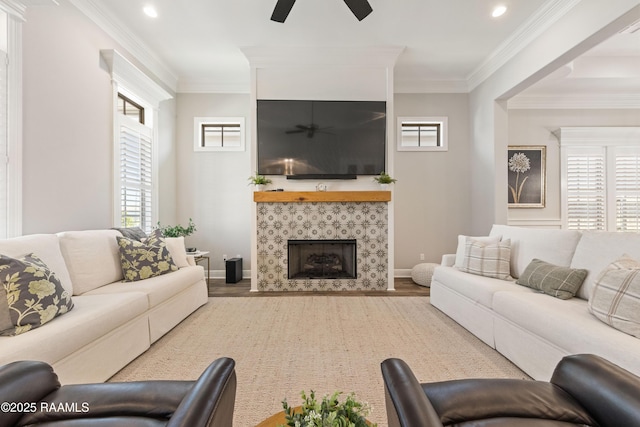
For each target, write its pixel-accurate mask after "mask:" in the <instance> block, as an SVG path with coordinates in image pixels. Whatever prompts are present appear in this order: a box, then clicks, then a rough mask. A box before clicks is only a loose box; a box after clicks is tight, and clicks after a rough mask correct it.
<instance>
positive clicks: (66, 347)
mask: <svg viewBox="0 0 640 427" xmlns="http://www.w3.org/2000/svg"><path fill="white" fill-rule="evenodd" d="M73 302H74V308H73V310H72V311H70V312H69V313H68V314H66V315H64V316H60V317H58V318H56V319H54V320H53V321H51V322H49V323H47V324H46V325H44V326H42V327H41V328H38V329H34V330H32V331H30V332H29V333H28V334H21V335H16V336H14V337H0V365H2V364H6V363H9V362H13V361H16V360H42V361H44V362H47V363H50V364H51V363H55V362H57V361H59V360H61V359H64V358H65V357H67V356H69V355H70V354H72V353H74V352H77V351H78V350H80V349H82V348H83V347H84V346H86V345H89V344H91V343H93V342H94V341H96V340H99V339H102V338H103V337H104V336H105V335H107V334H109V333H110V332H111V331H113V330H114V329H116V328H118V327H120V326H122V325H124V324H126V323H128V322H130V321H131V320H133V319H135V318H137V317H138V316H141V315H144V313H145V312H146V310H147V309H148V304H147V298H146V297H145V295H144V294H143V293H141V292H128V293H120V294H113V295H97V296H84V295H82V296H76V297H73Z"/></svg>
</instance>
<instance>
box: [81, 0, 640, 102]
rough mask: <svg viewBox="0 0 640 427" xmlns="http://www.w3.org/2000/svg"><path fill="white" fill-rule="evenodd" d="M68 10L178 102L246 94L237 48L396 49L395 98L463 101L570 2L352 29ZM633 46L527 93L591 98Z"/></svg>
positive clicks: (432, 2)
mask: <svg viewBox="0 0 640 427" xmlns="http://www.w3.org/2000/svg"><path fill="white" fill-rule="evenodd" d="M69 1H70V2H71V3H72V4H74V5H75V6H77V7H78V8H79V9H80V10H82V11H83V12H85V13H86V14H87V15H89V16H90V17H91V18H92V19H93V20H94V21H96V22H98V24H99V25H101V26H102V27H103V28H104V29H105V30H107V31H108V32H109V33H110V34H111V35H112V36H113V37H115V38H116V40H118V41H119V42H120V43H121V44H123V45H124V46H125V47H126V48H128V49H129V50H131V51H133V53H134V54H138V56H142V57H146V58H147V59H148V61H146V62H153V63H155V64H157V66H156V67H150V68H151V69H152V70H153V71H154V72H156V74H158V75H159V76H160V77H161V78H165V80H167V76H169V78H168V80H173V82H172V84H171V85H172V86H174V89H176V90H177V91H181V92H191V91H195V92H197V91H205V92H206V91H238V90H240V91H245V92H246V91H248V88H249V78H250V77H249V64H248V61H247V59H246V57H245V56H244V55H243V54H242V51H241V48H243V47H250V46H252V47H255V46H258V47H301V46H302V47H305V48H306V49H307V51H308V52H311V53H313V51H314V48H318V47H323V48H324V47H343V46H344V47H365V46H366V47H376V46H401V47H404V50H403V52H402V54H401V55H400V57H399V58H398V61H397V64H396V67H395V69H394V74H395V86H396V91H434V92H466V91H468V90H469V89H472V88H473V87H474V86H475V85H476V84H478V83H479V82H480V81H481V80H482V79H483V78H484V77H486V76H487V75H488V74H489V73H490V72H491V70H492V69H495V68H497V67H498V66H500V65H502V63H501V62H500V61H503V62H504V61H505V60H506V59H508V57H509V55H511V54H513V53H514V52H515V51H517V48H518V47H521V46H523V45H524V44H526V43H527V41H528V37H529V36H530V35H532V34H535V33H536V31H538V30H540V29H541V27H544V26H545V25H549V24H550V23H552V22H553V21H554V19H556V18H558V17H559V16H561V15H562V14H563V13H564V12H566V10H567V9H568V8H569V7H571V6H572V4H575V3H572V1H571V0H526V1H525V0H369V3H370V4H371V6H372V8H373V12H372V13H371V14H370V15H369V16H368V17H366V18H365V19H364V20H363V21H358V20H357V19H356V18H355V17H354V16H353V14H352V13H351V11H350V10H349V9H348V7H347V6H346V4H345V3H344V0H299V1H297V2H296V3H295V5H294V6H293V9H292V11H291V13H290V14H289V17H288V18H287V20H286V22H285V23H277V22H273V21H271V20H270V17H271V13H272V12H273V8H274V6H275V4H276V0H189V1H188V2H185V1H176V0H69ZM497 4H504V5H506V6H507V7H508V10H507V13H506V14H505V15H503V16H502V17H499V18H492V17H491V11H492V9H493V8H494V7H495V6H496V5H497ZM146 5H153V6H154V7H155V8H156V9H157V11H158V15H159V16H158V17H157V18H155V19H154V18H149V17H147V16H146V15H145V14H144V13H143V7H144V6H146ZM625 36H626V35H625ZM639 37H640V32H637V33H635V34H633V35H629V37H626V38H625V39H624V40H621V41H620V40H619V41H618V42H615V41H611V43H610V45H609V46H608V47H606V46H605V47H599V48H596V49H594V51H593V52H591V53H589V54H588V55H587V56H586V57H585V58H584V61H582V59H580V60H576V61H574V63H573V73H572V74H573V75H572V77H571V78H572V80H571V84H570V85H567V84H559V83H558V81H559V79H558V78H557V75H556V78H555V80H554V79H548V81H547V82H541V83H539V85H536V86H534V87H532V88H530V89H529V90H528V91H529V92H530V93H533V94H535V93H536V91H542V92H544V91H545V90H547V91H552V92H553V91H557V90H558V89H562V90H569V89H570V88H571V87H573V88H574V89H575V90H583V89H584V87H585V86H586V87H589V88H590V89H591V87H590V85H591V84H592V83H594V82H595V80H593V79H594V78H595V77H594V76H590V77H585V76H584V73H587V74H589V71H582V70H583V69H584V70H587V69H591V65H595V66H600V68H603V67H602V66H601V65H602V61H600V59H599V57H600V56H608V57H609V62H610V63H611V64H613V63H614V62H616V61H617V59H616V58H614V57H613V56H612V55H614V56H616V57H620V56H622V57H626V60H627V62H631V60H630V59H629V58H630V56H629V55H633V56H634V57H635V59H638V58H639V57H640V38H639ZM630 46H631V48H630ZM612 52H617V53H612ZM589 58H591V59H589ZM623 61H624V59H623ZM627 65H628V68H630V69H632V70H634V71H633V72H634V73H635V74H634V77H632V78H631V77H630V78H631V79H633V81H628V82H624V81H622V80H624V79H626V78H627V77H624V78H621V76H616V77H615V78H616V79H617V80H615V81H614V80H613V78H614V77H607V78H606V79H607V80H606V81H600V83H603V84H608V85H610V88H611V89H615V90H625V89H623V88H622V87H615V86H616V85H618V86H619V85H621V84H626V83H630V84H632V85H634V84H635V82H636V81H638V80H636V79H638V78H639V77H640V72H638V68H637V64H635V66H634V64H627ZM154 68H155V69H154ZM596 68H597V67H596ZM559 73H560V72H559ZM580 73H583V74H580ZM609 74H611V72H609ZM597 78H598V79H600V77H597ZM545 85H546V86H545ZM572 85H573V86H572ZM636 89H637V87H636ZM603 90H605V89H603ZM606 90H609V89H606ZM542 92H541V93H542Z"/></svg>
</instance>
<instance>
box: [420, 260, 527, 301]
mask: <svg viewBox="0 0 640 427" xmlns="http://www.w3.org/2000/svg"><path fill="white" fill-rule="evenodd" d="M433 282H438V283H442V284H443V285H444V286H446V287H447V288H449V289H451V290H453V291H454V292H457V293H459V294H461V295H463V296H464V297H466V298H469V299H470V300H472V301H474V302H476V303H478V304H480V305H483V306H485V307H487V308H491V307H493V295H494V294H495V293H496V292H499V291H512V292H523V293H533V292H534V291H533V290H532V289H530V288H525V287H524V286H517V285H516V284H515V283H514V282H513V281H508V280H501V279H494V278H492V277H482V276H476V275H473V274H468V273H463V272H462V271H459V270H458V269H456V268H453V267H444V266H438V267H437V268H436V269H435V270H434V272H433V279H432V283H433Z"/></svg>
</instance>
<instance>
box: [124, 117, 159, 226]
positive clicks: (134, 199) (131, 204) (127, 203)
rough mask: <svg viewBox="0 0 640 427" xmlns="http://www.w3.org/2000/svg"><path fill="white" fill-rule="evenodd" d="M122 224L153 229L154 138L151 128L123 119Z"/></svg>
mask: <svg viewBox="0 0 640 427" xmlns="http://www.w3.org/2000/svg"><path fill="white" fill-rule="evenodd" d="M119 129H120V212H121V217H120V224H121V226H123V227H140V228H142V229H143V230H144V231H145V232H150V231H151V229H152V206H153V205H152V202H153V173H152V166H153V151H152V150H153V138H152V131H151V129H149V128H148V127H146V126H144V125H142V124H139V123H136V122H133V121H132V120H131V119H130V118H127V117H124V116H121V118H120V127H119Z"/></svg>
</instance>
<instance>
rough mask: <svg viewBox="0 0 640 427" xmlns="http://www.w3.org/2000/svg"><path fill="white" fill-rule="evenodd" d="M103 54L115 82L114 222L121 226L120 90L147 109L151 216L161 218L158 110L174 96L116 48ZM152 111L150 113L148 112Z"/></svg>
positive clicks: (153, 218)
mask: <svg viewBox="0 0 640 427" xmlns="http://www.w3.org/2000/svg"><path fill="white" fill-rule="evenodd" d="M100 55H101V57H102V59H103V60H104V61H105V63H106V64H107V66H108V67H109V70H110V72H111V79H112V84H113V104H112V105H113V107H112V111H113V115H114V118H113V183H114V186H113V203H112V204H113V210H112V224H113V225H114V226H115V227H119V226H120V221H121V213H122V207H121V201H120V187H121V182H120V127H119V122H120V121H119V120H117V119H116V117H117V114H118V113H117V111H116V105H117V98H118V93H122V94H124V95H126V96H127V97H128V98H130V99H131V100H133V101H134V102H136V103H138V104H140V105H141V106H143V107H144V108H145V125H146V126H148V127H150V128H152V129H153V150H152V162H153V165H152V186H153V190H152V207H151V209H152V216H151V222H152V224H155V223H156V222H157V221H158V207H159V193H160V192H159V190H158V188H159V187H158V126H157V123H158V109H159V106H160V102H162V101H164V100H166V99H171V98H173V96H172V95H171V94H170V93H169V92H167V91H166V90H164V89H163V88H162V87H161V86H160V85H158V84H157V83H156V82H155V81H153V79H151V78H150V77H148V76H147V75H146V74H144V73H143V72H142V71H140V70H139V69H138V68H137V67H136V66H135V65H133V64H132V63H131V62H129V61H128V60H127V59H126V58H124V57H123V56H122V55H121V54H120V53H118V52H117V51H116V50H113V49H109V50H101V51H100ZM149 113H151V114H149Z"/></svg>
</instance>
